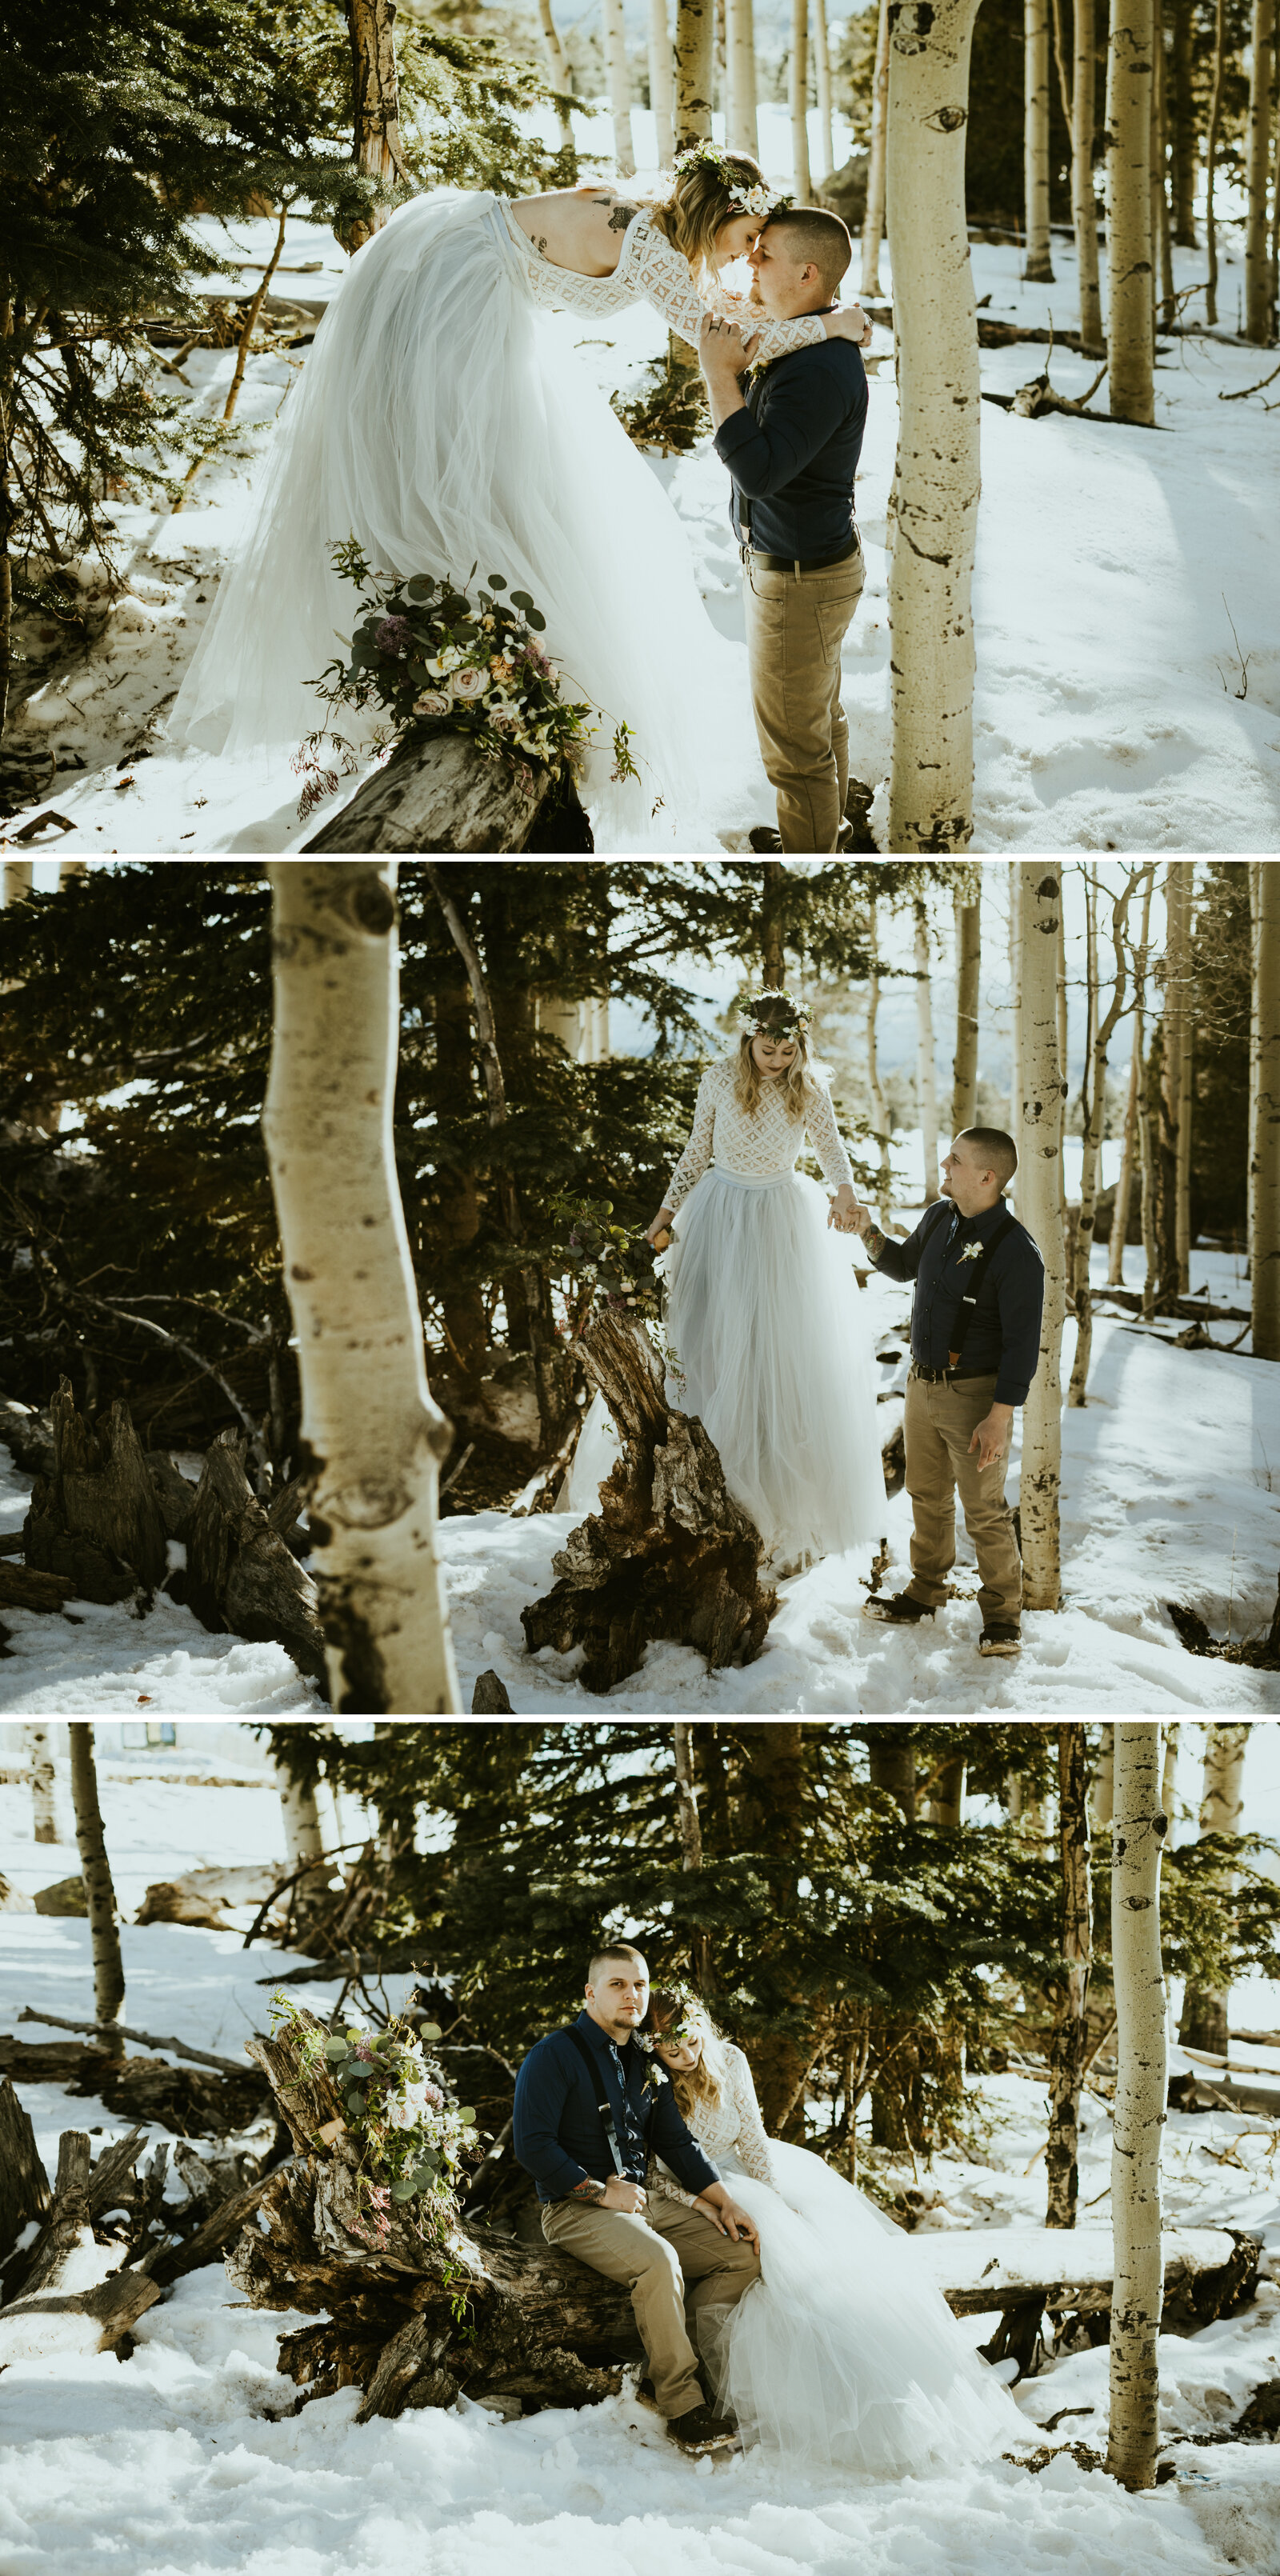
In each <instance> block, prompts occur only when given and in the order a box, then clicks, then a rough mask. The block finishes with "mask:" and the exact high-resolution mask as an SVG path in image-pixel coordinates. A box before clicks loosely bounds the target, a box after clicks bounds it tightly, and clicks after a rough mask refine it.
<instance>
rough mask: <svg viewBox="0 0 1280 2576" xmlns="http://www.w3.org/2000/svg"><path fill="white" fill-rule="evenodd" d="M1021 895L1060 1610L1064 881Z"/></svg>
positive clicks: (1034, 863)
mask: <svg viewBox="0 0 1280 2576" xmlns="http://www.w3.org/2000/svg"><path fill="white" fill-rule="evenodd" d="M1018 873H1019V880H1020V885H1021V894H1022V908H1021V917H1022V1039H1023V1077H1022V1079H1023V1098H1022V1117H1021V1121H1020V1125H1019V1127H1018V1128H1016V1129H1015V1131H1014V1141H1015V1143H1016V1145H1017V1148H1018V1160H1019V1167H1020V1177H1021V1187H1020V1188H1019V1192H1018V1215H1019V1218H1020V1220H1021V1222H1022V1224H1023V1225H1025V1226H1026V1228H1027V1230H1028V1232H1029V1234H1031V1235H1032V1236H1033V1238H1034V1240H1035V1242H1036V1244H1037V1245H1038V1246H1039V1250H1040V1255H1041V1258H1042V1260H1043V1262H1044V1314H1043V1319H1042V1322H1041V1326H1040V1358H1039V1364H1038V1366H1037V1368H1036V1373H1035V1376H1034V1378H1033V1379H1032V1382H1031V1390H1030V1393H1029V1395H1028V1397H1027V1401H1026V1405H1025V1407H1024V1411H1023V1420H1022V1491H1021V1507H1020V1509H1021V1524H1022V1562H1023V1581H1024V1594H1023V1597H1024V1599H1025V1601H1026V1605H1027V1608H1028V1609H1029V1610H1056V1609H1057V1608H1058V1605H1059V1600H1060V1598H1061V1585H1062V1575H1061V1557H1060V1541H1059V1510H1058V1492H1059V1483H1060V1476H1061V1462H1062V1386H1061V1375H1060V1371H1061V1358H1062V1326H1063V1319H1064V1316H1065V1312H1066V1246H1065V1243H1064V1240H1063V1204H1062V1143H1061V1117H1062V1096H1063V1089H1064V1085H1063V1077H1062V1066H1061V1062H1060V1059H1059V1053H1058V996H1057V959H1058V920H1059V915H1060V911H1061V904H1062V880H1061V874H1060V871H1059V870H1058V869H1057V868H1055V867H1046V865H1045V864H1044V862H1043V861H1038V860H1024V861H1020V862H1019V863H1018Z"/></svg>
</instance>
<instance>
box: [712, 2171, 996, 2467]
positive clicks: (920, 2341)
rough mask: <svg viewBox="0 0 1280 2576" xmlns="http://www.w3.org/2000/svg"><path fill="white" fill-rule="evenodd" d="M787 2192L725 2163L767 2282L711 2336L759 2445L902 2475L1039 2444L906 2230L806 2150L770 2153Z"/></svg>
mask: <svg viewBox="0 0 1280 2576" xmlns="http://www.w3.org/2000/svg"><path fill="white" fill-rule="evenodd" d="M769 2153H770V2155H771V2157H772V2159H773V2163H774V2170H775V2173H776V2175H777V2179H778V2184H779V2189H778V2190H777V2191H774V2190H771V2189H770V2188H769V2186H768V2185H767V2184H764V2183H760V2182H756V2181H754V2180H753V2179H752V2178H751V2176H750V2175H749V2174H747V2173H746V2171H745V2169H744V2168H743V2166H742V2165H741V2164H740V2162H739V2161H738V2159H737V2158H736V2157H735V2156H734V2155H732V2154H730V2155H727V2156H726V2155H720V2156H718V2157H717V2159H716V2161H717V2164H718V2166H719V2169H720V2173H721V2175H722V2177H723V2179H724V2181H725V2182H727V2183H728V2185H729V2188H730V2190H731V2191H732V2193H733V2196H734V2198H735V2200H739V2201H741V2203H742V2205H743V2207H744V2208H745V2209H747V2210H749V2211H750V2213H751V2216H752V2217H753V2218H754V2220H755V2222H756V2225H757V2227H758V2228H759V2230H760V2266H761V2277H760V2280H759V2281H758V2282H757V2283H755V2284H754V2285H753V2287H752V2288H751V2289H749V2290H748V2291H747V2293H746V2295H745V2297H744V2298H742V2299H741V2300H740V2301H739V2302H738V2304H737V2306H736V2307H733V2308H729V2309H723V2308H721V2309H709V2310H705V2311H704V2312H703V2316H702V2318H700V2320H699V2329H698V2331H699V2341H700V2343H701V2346H702V2352H703V2357H704V2359H705V2361H706V2363H707V2366H708V2370H709V2372H710V2374H711V2377H712V2380H713V2383H714V2386H715V2389H716V2394H717V2397H718V2398H719V2400H720V2402H721V2403H722V2404H724V2405H727V2406H728V2407H729V2408H731V2410H732V2412H733V2413H734V2414H735V2415H736V2417H737V2419H738V2424H739V2427H740V2430H741V2433H742V2438H743V2441H744V2443H745V2444H746V2445H747V2446H748V2447H749V2448H751V2447H756V2446H758V2447H759V2448H760V2449H761V2450H763V2451H764V2452H766V2453H767V2454H770V2455H772V2456H773V2457H774V2458H776V2459H777V2460H779V2461H781V2462H783V2463H785V2465H786V2466H787V2467H788V2468H789V2469H805V2468H810V2469H819V2468H840V2469H851V2470H855V2471H863V2472H866V2473H868V2474H870V2475H875V2476H881V2477H883V2476H902V2475H903V2474H904V2473H906V2472H911V2471H916V2472H919V2471H925V2470H930V2469H935V2468H946V2467H953V2466H957V2465H960V2464H962V2463H964V2462H966V2461H969V2460H973V2459H983V2458H987V2459H989V2458H992V2457H995V2456H997V2455H998V2454H999V2453H1000V2452H1001V2451H1007V2450H1009V2449H1011V2448H1012V2447H1015V2446H1016V2445H1017V2444H1018V2443H1019V2442H1022V2443H1025V2441H1026V2439H1027V2433H1028V2428H1027V2425H1026V2423H1025V2421H1024V2419H1023V2417H1022V2416H1021V2415H1020V2414H1019V2412H1018V2409H1017V2407H1016V2406H1015V2405H1014V2403H1013V2400H1012V2398H1011V2397H1010V2396H1009V2394H1008V2392H1007V2390H1006V2389H1005V2388H1004V2387H1003V2386H1002V2384H1001V2382H1000V2381H999V2380H998V2379H997V2378H996V2377H995V2375H994V2373H993V2372H992V2371H991V2370H990V2369H989V2368H988V2366H987V2364H986V2363H985V2362H984V2361H982V2360H980V2359H979V2357H978V2355H977V2353H976V2352H975V2351H974V2349H973V2347H972V2345H971V2344H969V2343H967V2342H966V2340H965V2337H964V2334H963V2332H962V2331H961V2329H960V2327H959V2326H958V2325H957V2324H956V2321H955V2318H954V2317H953V2316H952V2314H951V2311H950V2309H949V2308H948V2306H947V2303H946V2301H945V2299H944V2298H943V2296H942V2294H941V2292H940V2291H939V2290H937V2289H935V2288H934V2286H933V2284H932V2282H930V2281H925V2280H921V2279H919V2278H918V2277H916V2276H915V2275H914V2274H913V2271H912V2266H911V2253H910V2249H909V2247H908V2246H907V2245H906V2244H904V2241H903V2237H902V2235H901V2233H900V2231H899V2230H898V2229H897V2228H895V2227H894V2226H893V2225H892V2223H891V2222H890V2220H888V2219H887V2218H885V2217H883V2216H882V2214H881V2212H880V2211H879V2210H878V2209H877V2208H876V2207H875V2206H874V2204H873V2203H872V2202H871V2201H869V2200H868V2199H866V2197H865V2196H864V2194H863V2193H862V2192H860V2191H857V2190H855V2189H854V2187H853V2186H852V2184H850V2183H847V2182H845V2181H843V2180H842V2178H841V2176H840V2175H839V2174H837V2173H833V2172H832V2169H831V2167H830V2165H826V2164H824V2163H823V2162H822V2159H821V2157H819V2156H815V2155H811V2154H809V2153H808V2151H807V2150H806V2149H805V2148H804V2147H790V2146H786V2145H784V2144H782V2143H781V2142H780V2141H779V2140H778V2139H776V2138H775V2139H771V2140H770V2142H769Z"/></svg>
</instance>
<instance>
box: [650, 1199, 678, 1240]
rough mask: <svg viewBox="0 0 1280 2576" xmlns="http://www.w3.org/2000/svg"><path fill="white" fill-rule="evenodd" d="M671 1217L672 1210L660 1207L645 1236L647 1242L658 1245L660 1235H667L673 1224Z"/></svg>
mask: <svg viewBox="0 0 1280 2576" xmlns="http://www.w3.org/2000/svg"><path fill="white" fill-rule="evenodd" d="M671 1217H672V1210H671V1209H670V1208H669V1207H660V1208H659V1210H658V1213H657V1215H656V1217H655V1218H654V1220H653V1223H652V1225H651V1226H650V1227H649V1228H648V1231H647V1232H646V1234H645V1238H644V1239H645V1242H646V1243H656V1242H657V1239H658V1236H659V1235H660V1234H665V1233H667V1231H668V1229H669V1227H670V1224H671Z"/></svg>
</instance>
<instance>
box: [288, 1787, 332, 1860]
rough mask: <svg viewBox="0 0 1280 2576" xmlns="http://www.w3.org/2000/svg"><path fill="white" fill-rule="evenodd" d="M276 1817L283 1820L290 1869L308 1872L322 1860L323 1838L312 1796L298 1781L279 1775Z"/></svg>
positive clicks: (313, 1796) (311, 1791)
mask: <svg viewBox="0 0 1280 2576" xmlns="http://www.w3.org/2000/svg"><path fill="white" fill-rule="evenodd" d="M280 1813H281V1816H282V1817H283V1820H284V1848H285V1857H286V1859H287V1860H288V1863H289V1867H290V1869H309V1868H310V1867H311V1866H312V1865H313V1864H314V1863H316V1862H318V1861H322V1860H323V1859H324V1838H323V1836H322V1834H321V1831H320V1811H319V1808H318V1807H317V1805H316V1793H315V1790H314V1789H311V1788H308V1787H306V1786H305V1784H304V1783H303V1782H302V1781H301V1780H291V1779H290V1778H289V1777H288V1774H287V1772H285V1771H284V1770H283V1768H282V1769H281V1771H280Z"/></svg>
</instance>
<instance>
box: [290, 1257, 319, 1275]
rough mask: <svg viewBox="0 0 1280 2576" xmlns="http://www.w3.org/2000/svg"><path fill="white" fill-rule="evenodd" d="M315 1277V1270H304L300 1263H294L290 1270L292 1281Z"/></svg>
mask: <svg viewBox="0 0 1280 2576" xmlns="http://www.w3.org/2000/svg"><path fill="white" fill-rule="evenodd" d="M315 1275H316V1274H315V1272H314V1270H304V1269H303V1267H302V1263H301V1262H300V1261H295V1262H293V1263H292V1264H291V1267H290V1270H289V1277H290V1278H291V1279H314V1277H315Z"/></svg>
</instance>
